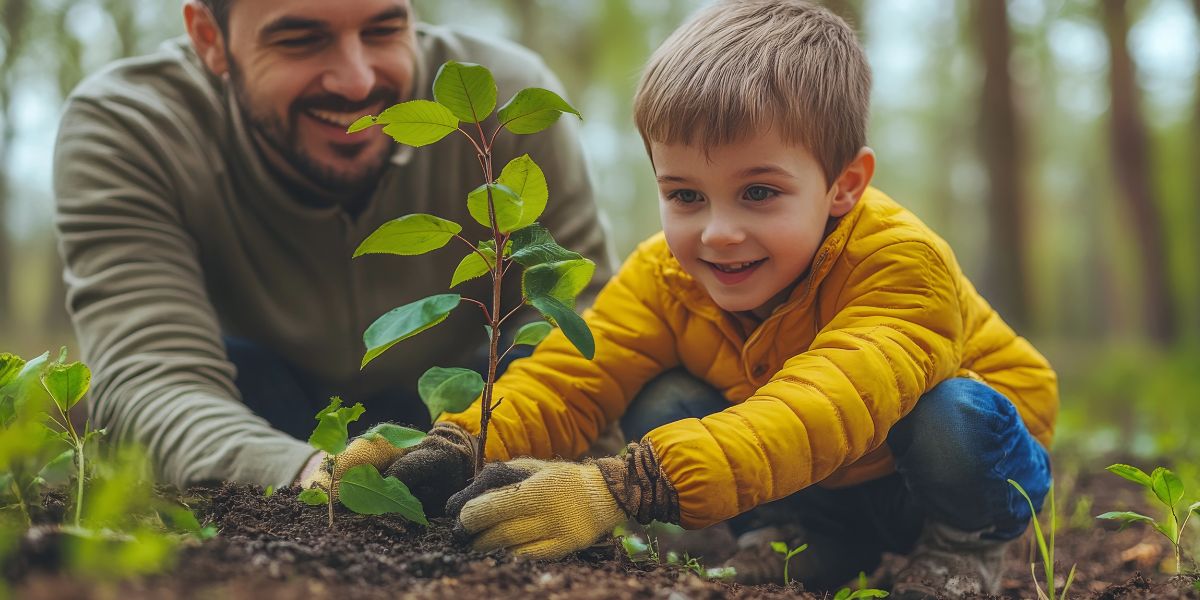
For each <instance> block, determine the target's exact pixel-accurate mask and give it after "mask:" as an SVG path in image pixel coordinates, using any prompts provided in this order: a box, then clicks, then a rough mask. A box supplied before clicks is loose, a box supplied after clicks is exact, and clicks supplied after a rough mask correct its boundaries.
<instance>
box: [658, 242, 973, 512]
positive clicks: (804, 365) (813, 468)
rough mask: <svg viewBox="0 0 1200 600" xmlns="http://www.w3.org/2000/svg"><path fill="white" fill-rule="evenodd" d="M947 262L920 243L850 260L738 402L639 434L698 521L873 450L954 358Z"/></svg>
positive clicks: (772, 495) (956, 340) (956, 339)
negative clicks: (828, 301) (836, 287)
mask: <svg viewBox="0 0 1200 600" xmlns="http://www.w3.org/2000/svg"><path fill="white" fill-rule="evenodd" d="M954 281H955V280H954V278H953V276H952V275H951V272H950V270H949V269H948V268H947V266H946V264H945V263H944V262H943V260H942V258H941V256H940V255H938V253H937V252H936V251H935V250H934V249H933V248H931V247H930V246H928V245H927V244H925V243H923V242H901V243H896V244H893V245H890V246H887V247H884V248H882V249H880V250H877V251H875V252H874V253H873V254H871V255H870V256H868V257H866V258H864V259H863V260H862V261H861V262H860V263H859V264H858V265H856V266H855V267H854V269H853V271H852V273H851V274H850V277H849V279H848V281H847V282H846V286H845V287H844V288H843V291H842V294H841V298H840V299H839V306H838V308H837V312H836V313H835V315H834V317H833V318H832V320H831V321H830V322H829V323H827V324H826V325H825V326H824V327H823V328H822V329H821V331H820V332H819V333H818V334H817V336H816V338H815V340H814V341H813V343H812V344H811V346H810V347H809V349H808V350H807V351H805V352H803V353H801V354H799V355H797V356H794V357H792V358H791V359H789V360H787V361H786V362H785V363H784V365H783V367H782V368H781V369H780V370H779V371H778V372H777V373H775V374H774V376H772V377H771V379H770V380H769V381H768V382H767V383H766V384H764V385H763V386H762V387H761V388H759V389H758V390H757V391H756V392H755V393H754V394H753V395H752V396H751V397H750V398H748V399H747V400H746V401H745V402H743V403H741V404H738V405H735V406H732V407H730V408H728V409H726V410H724V411H722V412H720V413H716V414H713V415H710V416H708V417H705V418H703V419H686V420H683V421H677V422H675V423H670V424H667V425H664V426H662V427H659V428H658V429H655V430H653V431H651V432H650V433H649V434H647V436H646V439H647V440H648V441H649V442H650V443H651V444H652V445H653V447H654V449H655V450H656V451H657V455H658V456H659V461H660V465H661V466H662V468H663V470H664V472H666V474H667V476H668V478H669V479H670V480H671V482H672V483H673V484H674V485H675V488H676V490H677V491H678V492H679V506H680V516H681V524H682V525H684V526H685V527H703V526H706V525H709V524H712V523H716V522H718V521H722V520H724V519H727V518H729V517H732V516H734V515H737V514H739V513H742V512H744V511H746V510H749V509H751V508H754V507H755V506H758V505H760V504H762V503H765V502H769V501H771V500H776V499H778V498H782V497H784V496H787V495H789V494H792V493H794V492H797V491H799V490H801V489H803V488H805V487H807V486H809V485H811V484H813V483H816V482H819V481H821V480H822V479H824V478H826V477H828V476H829V475H830V474H832V473H833V472H834V471H836V470H837V469H839V468H841V467H842V466H845V465H848V464H850V463H853V462H854V461H855V460H857V459H858V458H860V457H862V456H863V455H865V454H866V453H867V452H869V451H871V450H873V449H875V448H877V447H879V446H880V445H881V444H883V443H884V441H885V440H886V438H887V434H888V431H889V430H890V429H891V427H892V426H893V425H894V424H895V423H896V422H897V421H898V420H899V419H900V418H901V417H903V416H904V415H905V414H907V413H908V412H909V411H910V410H912V408H913V406H914V404H915V403H916V401H917V399H918V398H919V397H920V396H921V395H922V394H923V393H924V392H925V391H927V390H928V389H930V388H932V387H933V386H934V385H936V384H937V383H938V382H940V381H942V380H944V379H946V378H947V377H950V376H951V375H952V374H953V373H954V371H955V369H956V368H957V367H958V364H959V363H958V356H959V354H960V353H961V348H960V344H961V339H962V318H961V312H960V311H959V308H958V295H957V292H956V287H955V283H954Z"/></svg>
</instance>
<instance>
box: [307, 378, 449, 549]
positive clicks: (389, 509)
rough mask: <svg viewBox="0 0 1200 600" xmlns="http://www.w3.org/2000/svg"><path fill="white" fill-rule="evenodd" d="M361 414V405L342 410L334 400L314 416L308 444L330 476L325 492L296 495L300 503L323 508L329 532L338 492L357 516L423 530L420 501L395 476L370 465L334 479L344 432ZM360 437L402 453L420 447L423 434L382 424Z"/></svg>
mask: <svg viewBox="0 0 1200 600" xmlns="http://www.w3.org/2000/svg"><path fill="white" fill-rule="evenodd" d="M363 412H365V409H363V406H362V403H356V404H355V405H354V406H351V407H348V408H344V407H342V399H341V398H338V397H336V396H335V397H333V398H331V399H330V400H329V405H328V406H326V407H325V408H323V409H321V412H319V413H317V421H318V423H317V428H316V429H315V430H313V433H312V435H311V436H309V438H308V443H309V445H311V446H312V447H313V448H316V449H317V450H321V451H323V452H325V454H326V455H327V458H326V459H325V461H324V463H323V464H322V465H321V468H323V469H326V471H327V472H328V473H329V489H321V488H317V487H314V488H309V489H306V490H304V491H302V492H300V496H299V498H300V501H301V502H304V503H305V504H309V505H313V506H319V505H321V504H324V505H326V506H327V507H328V510H329V528H330V529H333V496H334V494H333V490H337V498H338V500H340V501H341V503H342V505H343V506H345V507H346V508H349V509H350V510H352V511H354V512H356V513H358V514H366V515H382V514H388V513H396V514H399V515H400V516H402V517H404V518H406V519H408V520H410V521H415V522H417V523H420V524H422V525H428V524H429V521H427V520H426V519H425V511H424V510H422V508H421V502H420V501H419V500H417V499H416V497H415V496H413V495H412V493H411V492H410V491H409V490H408V487H407V486H405V485H404V484H403V483H401V482H400V480H399V479H396V478H395V477H386V478H385V477H383V476H382V475H380V474H379V469H377V468H375V465H358V466H356V467H352V468H350V469H347V470H346V472H345V473H343V474H342V476H341V477H337V472H336V471H335V469H334V468H333V466H334V465H335V464H336V462H337V457H338V455H340V454H341V453H342V452H344V451H345V450H346V447H347V446H348V445H349V439H348V438H349V434H348V433H347V427H348V426H349V425H350V423H352V422H354V421H357V420H358V418H359V417H360V416H362V414H363ZM363 437H367V438H371V437H382V438H383V439H385V440H387V441H388V443H390V444H392V445H393V446H396V447H397V448H407V447H410V446H414V445H416V444H417V443H418V442H420V441H421V439H422V438H424V437H425V434H424V433H422V432H420V431H417V430H415V429H409V428H408V427H400V426H399V425H393V424H391V423H381V424H379V425H376V426H375V427H372V428H371V429H370V430H368V431H367V432H366V433H364V434H363Z"/></svg>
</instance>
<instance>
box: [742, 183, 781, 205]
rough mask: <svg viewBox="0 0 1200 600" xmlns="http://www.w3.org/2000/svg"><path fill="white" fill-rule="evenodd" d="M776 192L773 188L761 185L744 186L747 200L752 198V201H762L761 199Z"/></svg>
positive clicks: (767, 198)
mask: <svg viewBox="0 0 1200 600" xmlns="http://www.w3.org/2000/svg"><path fill="white" fill-rule="evenodd" d="M778 193H779V192H776V191H775V190H773V189H771V188H768V187H763V186H761V185H754V186H750V187H749V188H746V198H747V199H749V200H753V201H754V202H762V201H763V200H769V199H771V198H772V197H774V196H775V195H776V194H778Z"/></svg>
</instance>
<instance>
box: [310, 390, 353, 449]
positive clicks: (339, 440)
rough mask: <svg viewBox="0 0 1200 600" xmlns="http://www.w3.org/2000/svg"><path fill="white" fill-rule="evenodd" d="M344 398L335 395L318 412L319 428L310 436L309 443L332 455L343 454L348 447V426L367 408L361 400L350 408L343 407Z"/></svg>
mask: <svg viewBox="0 0 1200 600" xmlns="http://www.w3.org/2000/svg"><path fill="white" fill-rule="evenodd" d="M341 406H342V399H341V398H338V397H337V396H334V397H333V398H330V399H329V406H326V407H325V408H323V409H321V412H319V413H317V421H318V423H317V428H316V429H314V430H313V432H312V435H311V436H309V437H308V444H309V445H310V446H312V447H313V448H316V449H317V450H324V451H325V452H326V453H328V454H330V455H334V454H341V453H342V451H344V450H345V449H346V438H347V434H346V426H347V425H349V424H350V423H352V422H354V421H357V420H358V418H359V417H360V416H362V414H363V412H365V410H366V409H364V408H363V405H362V403H361V402H358V403H356V404H355V405H354V406H351V407H349V408H341Z"/></svg>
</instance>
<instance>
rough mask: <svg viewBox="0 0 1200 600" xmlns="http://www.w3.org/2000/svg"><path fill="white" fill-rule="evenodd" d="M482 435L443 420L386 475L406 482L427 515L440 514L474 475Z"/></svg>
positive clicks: (399, 459)
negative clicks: (471, 432)
mask: <svg viewBox="0 0 1200 600" xmlns="http://www.w3.org/2000/svg"><path fill="white" fill-rule="evenodd" d="M478 447H479V439H478V438H476V437H475V436H473V435H471V434H469V433H467V431H466V430H465V429H463V428H462V427H459V426H458V425H455V424H454V423H448V422H441V423H437V424H436V425H434V426H433V429H430V430H429V435H427V436H425V439H423V440H421V443H419V444H417V445H416V446H413V447H412V448H409V449H408V452H407V453H405V454H404V455H403V456H400V457H399V458H398V459H397V460H396V461H395V462H393V463H392V464H391V466H389V467H387V471H385V472H384V476H385V477H387V476H391V477H395V478H396V479H399V480H400V481H402V482H404V485H406V486H408V491H410V492H412V494H413V495H414V496H416V497H417V499H418V500H420V501H421V505H422V506H423V507H424V508H425V515H426V516H430V517H436V516H440V515H441V511H442V507H444V506H445V505H446V499H447V498H449V497H450V494H453V493H454V492H457V491H459V490H461V489H463V488H464V487H465V486H466V485H467V482H468V481H470V480H471V477H472V476H474V475H475V451H476V449H477V448H478Z"/></svg>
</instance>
